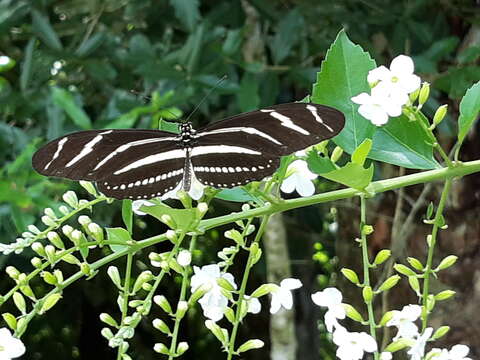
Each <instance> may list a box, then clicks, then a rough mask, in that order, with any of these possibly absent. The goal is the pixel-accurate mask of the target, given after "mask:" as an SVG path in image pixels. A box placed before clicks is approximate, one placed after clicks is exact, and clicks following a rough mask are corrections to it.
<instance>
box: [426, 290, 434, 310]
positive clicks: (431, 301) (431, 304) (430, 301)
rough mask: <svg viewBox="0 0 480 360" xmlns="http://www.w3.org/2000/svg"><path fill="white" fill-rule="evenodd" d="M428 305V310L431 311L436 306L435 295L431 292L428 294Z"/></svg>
mask: <svg viewBox="0 0 480 360" xmlns="http://www.w3.org/2000/svg"><path fill="white" fill-rule="evenodd" d="M426 306H427V310H428V312H431V311H432V310H433V308H434V307H435V296H433V295H431V294H430V295H428V296H427V304H426Z"/></svg>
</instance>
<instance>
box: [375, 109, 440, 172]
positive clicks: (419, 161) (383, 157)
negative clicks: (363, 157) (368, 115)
mask: <svg viewBox="0 0 480 360" xmlns="http://www.w3.org/2000/svg"><path fill="white" fill-rule="evenodd" d="M430 143H431V140H430V139H429V138H428V136H427V134H426V133H425V131H424V130H423V128H422V126H421V125H420V124H419V123H418V122H417V121H409V120H408V118H407V117H406V116H404V115H401V116H399V117H397V118H394V119H390V121H389V122H388V123H387V125H385V126H382V127H381V128H380V129H379V130H378V131H377V132H376V133H375V134H374V135H373V146H372V150H371V151H370V154H369V155H368V157H369V158H370V159H374V160H378V161H383V162H386V163H389V164H393V165H398V166H403V167H406V168H410V169H435V168H438V167H439V166H440V165H439V164H438V162H437V161H436V160H435V158H434V157H433V148H432V145H430Z"/></svg>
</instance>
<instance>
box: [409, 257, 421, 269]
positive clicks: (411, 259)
mask: <svg viewBox="0 0 480 360" xmlns="http://www.w3.org/2000/svg"><path fill="white" fill-rule="evenodd" d="M407 261H408V263H409V264H410V266H411V267H413V268H414V269H416V270H418V271H422V270H423V264H422V263H421V262H420V260H418V259H416V258H414V257H408V258H407Z"/></svg>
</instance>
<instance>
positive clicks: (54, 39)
mask: <svg viewBox="0 0 480 360" xmlns="http://www.w3.org/2000/svg"><path fill="white" fill-rule="evenodd" d="M32 29H33V31H34V32H35V33H36V34H37V35H38V36H39V37H40V38H41V39H42V40H43V42H44V43H45V44H46V45H47V46H48V47H49V48H51V49H53V50H57V51H60V50H62V43H61V42H60V39H59V38H58V36H57V34H56V33H55V30H54V29H53V27H52V25H51V24H50V20H49V19H48V17H47V16H45V15H43V14H42V13H40V12H39V11H38V10H35V9H33V10H32Z"/></svg>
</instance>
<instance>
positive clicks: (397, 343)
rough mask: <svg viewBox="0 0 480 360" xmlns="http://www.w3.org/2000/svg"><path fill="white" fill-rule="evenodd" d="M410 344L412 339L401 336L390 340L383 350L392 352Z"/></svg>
mask: <svg viewBox="0 0 480 360" xmlns="http://www.w3.org/2000/svg"><path fill="white" fill-rule="evenodd" d="M411 346H412V339H407V338H402V339H400V340H397V341H394V342H391V343H390V344H389V345H388V346H387V347H386V348H385V349H383V351H389V352H392V353H393V352H396V351H399V350H403V349H405V348H406V347H411Z"/></svg>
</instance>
